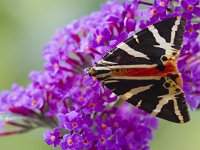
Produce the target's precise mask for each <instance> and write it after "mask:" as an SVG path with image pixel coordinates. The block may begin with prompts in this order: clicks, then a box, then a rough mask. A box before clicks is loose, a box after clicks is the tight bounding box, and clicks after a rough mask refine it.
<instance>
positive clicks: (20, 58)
mask: <svg viewBox="0 0 200 150" xmlns="http://www.w3.org/2000/svg"><path fill="white" fill-rule="evenodd" d="M104 1H105V0H85V1H83V0H82V1H81V0H34V1H33V0H0V90H2V89H10V86H11V84H12V83H13V82H17V83H19V84H21V85H24V86H26V85H27V83H28V79H27V75H28V73H29V72H30V71H31V70H41V69H42V66H43V62H42V59H41V54H42V48H43V47H44V45H45V44H46V43H47V42H48V41H49V40H50V39H51V37H53V35H54V34H55V32H56V29H58V28H59V27H60V28H61V27H63V26H64V25H65V24H67V23H70V22H71V21H73V20H74V19H79V18H80V17H81V16H83V15H87V14H89V13H90V12H92V11H94V10H98V9H99V5H100V3H102V2H104ZM191 118H192V120H191V121H190V122H189V123H187V124H184V125H179V124H173V123H169V122H167V121H163V120H161V121H160V126H159V130H158V131H156V132H155V139H154V140H153V141H152V142H151V149H152V150H189V149H190V150H200V129H199V128H200V111H196V112H192V113H191ZM44 130H45V129H37V130H34V131H31V132H29V133H26V134H22V135H15V136H8V137H0V149H2V150H13V149H15V150H24V149H29V150H48V149H52V148H51V147H49V146H47V145H46V144H45V143H44V142H43V140H42V134H43V131H44Z"/></svg>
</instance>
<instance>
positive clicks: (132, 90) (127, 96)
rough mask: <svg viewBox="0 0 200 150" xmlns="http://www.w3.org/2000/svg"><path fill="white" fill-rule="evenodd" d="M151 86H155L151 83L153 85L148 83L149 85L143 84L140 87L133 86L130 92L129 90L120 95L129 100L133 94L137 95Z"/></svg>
mask: <svg viewBox="0 0 200 150" xmlns="http://www.w3.org/2000/svg"><path fill="white" fill-rule="evenodd" d="M151 86H153V85H152V84H151V85H148V86H142V87H138V88H133V89H131V90H130V91H129V92H127V93H125V94H123V95H119V96H120V97H121V98H123V99H124V100H128V99H129V98H131V97H132V96H134V95H137V94H138V93H140V92H143V91H146V90H148V89H150V88H151Z"/></svg>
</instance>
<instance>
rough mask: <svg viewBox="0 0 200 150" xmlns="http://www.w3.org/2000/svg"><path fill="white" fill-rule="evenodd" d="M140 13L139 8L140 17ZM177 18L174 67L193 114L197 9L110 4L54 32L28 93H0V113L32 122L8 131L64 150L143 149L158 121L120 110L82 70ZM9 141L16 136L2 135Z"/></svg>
mask: <svg viewBox="0 0 200 150" xmlns="http://www.w3.org/2000/svg"><path fill="white" fill-rule="evenodd" d="M141 5H143V6H145V7H143V9H141V8H140V6H141ZM172 6H173V7H172ZM177 15H181V16H183V17H185V18H186V19H187V26H186V32H185V36H184V45H183V49H182V51H181V55H180V61H179V64H178V66H179V69H180V71H181V73H182V76H183V83H184V86H183V89H184V91H185V95H186V97H187V100H188V103H189V104H190V106H191V108H193V109H194V108H196V107H197V106H198V103H199V94H200V91H199V89H200V78H199V74H200V68H199V67H198V66H199V63H200V62H199V61H198V60H199V57H200V44H199V43H198V42H197V39H198V38H199V37H198V36H199V30H200V23H199V22H195V21H198V17H199V16H200V8H199V2H198V1H197V0H192V1H191V0H183V1H181V2H171V1H169V0H155V1H154V3H147V2H143V1H139V0H132V1H125V2H123V3H120V2H119V1H117V0H115V1H108V2H107V3H105V4H103V5H102V7H101V9H100V11H98V12H93V13H92V14H91V15H89V16H86V17H83V18H82V19H81V20H79V21H74V22H73V23H71V24H69V25H67V26H65V27H64V28H62V29H60V30H59V31H58V32H57V34H56V35H55V37H54V38H53V39H52V40H51V41H50V42H49V43H48V44H47V45H46V46H45V48H44V51H43V58H44V60H45V65H44V71H33V72H31V73H30V75H29V78H30V80H31V83H30V84H29V85H28V86H27V87H26V88H23V87H21V86H19V85H17V84H14V85H13V87H12V90H11V91H2V92H1V97H0V106H1V107H0V112H3V113H14V114H19V115H22V116H26V117H27V118H31V120H30V119H29V120H26V122H24V124H23V125H20V124H19V123H18V124H15V123H12V121H10V124H9V125H17V126H18V127H21V128H22V131H23V127H24V131H26V130H27V129H32V128H34V127H38V126H39V127H40V126H45V127H50V128H53V130H47V131H46V132H45V133H44V140H45V141H46V143H47V144H49V145H53V146H54V147H56V146H58V145H59V146H60V147H61V148H62V149H63V150H65V149H131V150H133V149H135V150H137V149H143V150H146V149H149V146H148V142H149V141H150V140H152V138H153V134H152V130H153V129H156V128H157V126H158V123H157V119H156V118H155V117H153V116H150V115H148V114H147V113H145V112H143V111H141V110H138V109H137V108H133V107H132V106H130V105H129V104H127V103H124V104H122V105H119V104H118V103H119V102H120V100H118V98H117V96H116V95H114V94H113V93H112V92H111V91H109V90H108V89H105V88H104V87H102V85H101V83H99V82H98V81H96V79H94V78H92V77H89V76H87V75H86V73H85V72H84V69H85V68H87V67H91V66H92V65H94V62H96V61H98V60H100V59H101V58H102V56H103V55H104V54H105V53H106V52H107V51H108V50H110V49H112V48H114V47H115V46H116V45H117V44H119V43H120V42H121V41H123V40H125V39H126V38H127V37H129V36H130V35H132V34H134V33H135V32H136V31H138V30H140V29H143V28H145V27H146V26H148V25H149V24H154V23H156V22H158V21H159V20H162V19H165V18H169V17H172V16H177ZM138 18H140V20H138ZM190 39H192V40H190ZM117 100H118V101H117ZM11 133H17V132H12V131H11V132H6V131H5V132H2V133H0V135H9V134H11Z"/></svg>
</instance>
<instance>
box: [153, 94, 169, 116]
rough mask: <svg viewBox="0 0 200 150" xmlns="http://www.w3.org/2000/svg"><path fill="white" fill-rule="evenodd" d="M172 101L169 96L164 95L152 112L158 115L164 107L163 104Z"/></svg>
mask: <svg viewBox="0 0 200 150" xmlns="http://www.w3.org/2000/svg"><path fill="white" fill-rule="evenodd" d="M169 101H170V99H169V97H166V96H164V97H163V98H162V99H161V100H160V101H159V103H158V105H157V106H156V108H155V109H154V110H153V111H152V112H151V114H152V115H155V116H156V115H157V114H158V113H159V112H160V111H161V109H162V108H163V106H164V105H165V104H167V103H168V102H169Z"/></svg>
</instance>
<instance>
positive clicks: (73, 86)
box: [58, 73, 87, 104]
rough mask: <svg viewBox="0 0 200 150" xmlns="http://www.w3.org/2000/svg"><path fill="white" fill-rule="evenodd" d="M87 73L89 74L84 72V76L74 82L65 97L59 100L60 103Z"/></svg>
mask: <svg viewBox="0 0 200 150" xmlns="http://www.w3.org/2000/svg"><path fill="white" fill-rule="evenodd" d="M86 75H87V74H86V73H84V74H83V76H82V77H81V78H80V79H79V80H77V81H76V82H75V83H74V85H73V86H72V87H71V88H70V89H69V91H68V92H67V93H66V94H65V95H64V97H63V98H62V99H61V100H60V101H59V102H58V104H60V103H61V102H62V101H63V100H64V99H65V98H67V95H68V94H70V92H71V90H73V89H74V87H76V85H77V83H78V82H79V81H81V80H82V79H83V78H84V77H85V76H86Z"/></svg>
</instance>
